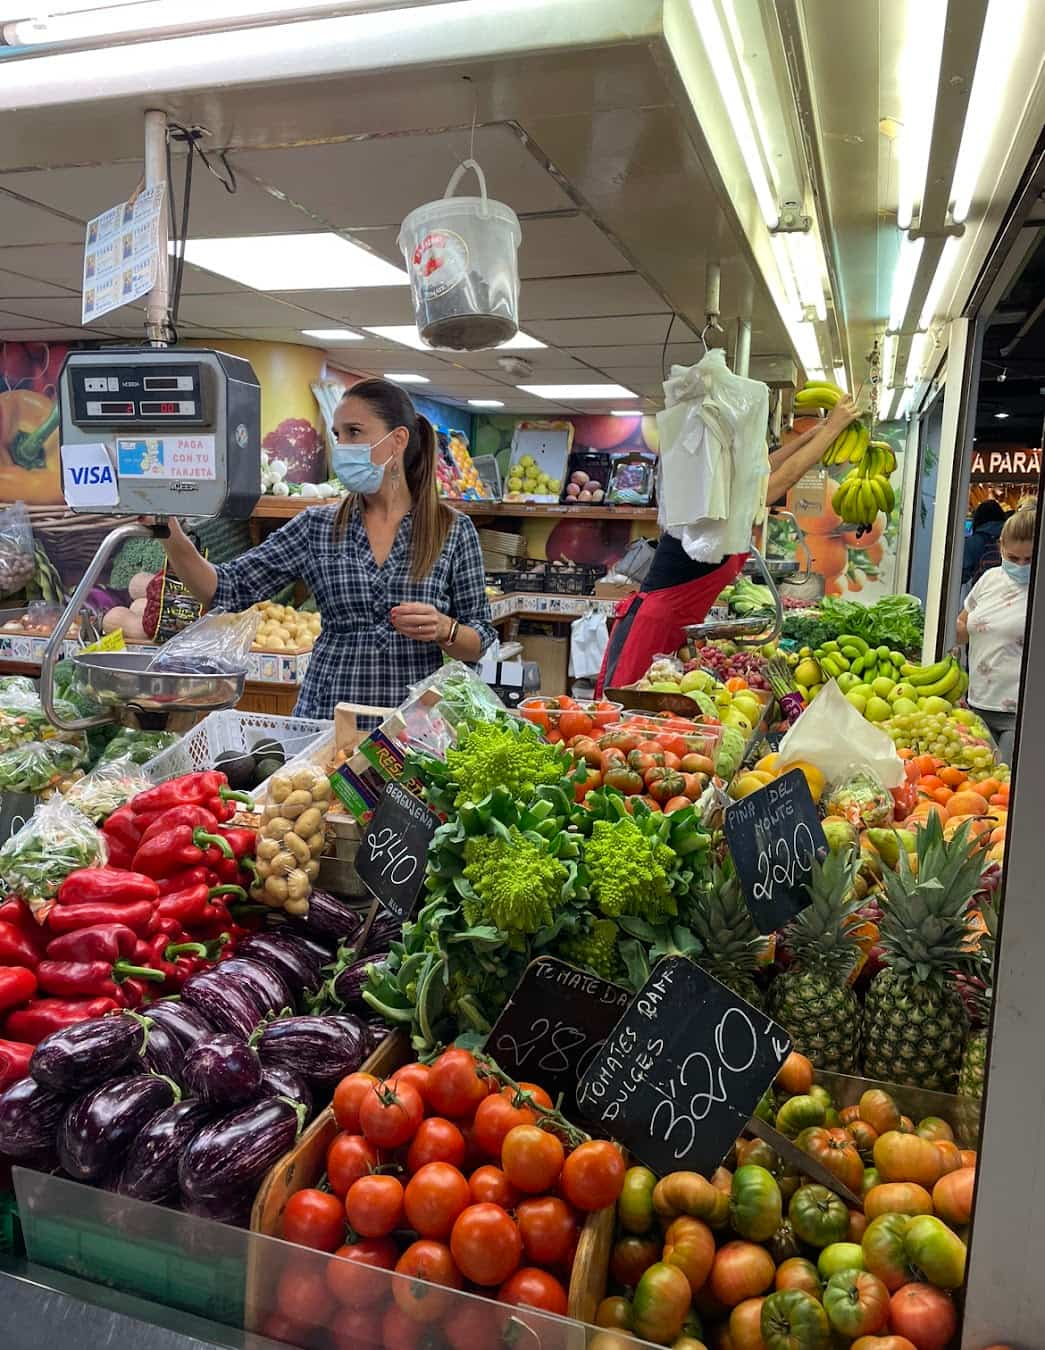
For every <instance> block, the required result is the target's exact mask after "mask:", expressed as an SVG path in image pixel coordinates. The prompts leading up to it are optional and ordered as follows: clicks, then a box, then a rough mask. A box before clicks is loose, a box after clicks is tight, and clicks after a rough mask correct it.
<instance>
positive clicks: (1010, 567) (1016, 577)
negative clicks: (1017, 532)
mask: <svg viewBox="0 0 1045 1350" xmlns="http://www.w3.org/2000/svg"><path fill="white" fill-rule="evenodd" d="M1001 567H1002V571H1003V572H1004V573H1005V575H1006V576H1007V577H1012V579H1013V581H1015V583H1016V585H1017V586H1029V585H1030V563H1014V562H1009V560H1008V558H1002V560H1001Z"/></svg>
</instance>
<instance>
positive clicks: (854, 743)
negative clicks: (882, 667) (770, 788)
mask: <svg viewBox="0 0 1045 1350" xmlns="http://www.w3.org/2000/svg"><path fill="white" fill-rule="evenodd" d="M799 760H801V761H803V762H804V763H807V764H815V765H816V767H817V768H818V769H819V770H820V772H821V773H822V774H823V775H824V777H825V778H826V779H827V781H828V782H829V783H838V782H841V781H842V780H843V779H845V778H847V777H849V776H851V775H852V774H854V773H857V772H859V771H861V770H863V771H866V772H868V773H873V774H875V775H876V776H877V778H878V780H879V781H880V782H881V784H882V786H883V787H887V788H894V787H899V786H900V784H901V783H902V782H903V781H904V767H903V760H902V759H901V758H900V756H899V755H898V754H897V753H896V746H895V745H893V743H892V741H891V740H890V739H889V737H888V736H887V735H886V734H885V732H884V731H881V730H880V729H879V728H878V727H876V726H875V725H874V724H873V723H872V722H868V721H867V720H866V719H865V718H864V717H863V716H862V714H860V713H858V712H857V710H856V709H855V708H854V707H853V705H852V704H851V703H850V702H849V700H848V699H847V698H846V697H845V696H844V695H843V693H842V691H841V690H840V689H839V688H838V685H837V683H836V682H835V681H834V680H830V681H828V683H827V684H825V685H824V687H823V689H821V690H820V692H819V694H817V696H816V698H815V699H814V700H813V702H812V703H811V704H810V705H809V707H808V708H807V709H806V710H805V712H804V713H803V714H802V715H801V717H800V718H799V719H798V721H797V722H796V723H795V725H794V726H793V727H792V728H791V730H790V731H789V732H788V733H787V735H786V736H785V737H784V739H783V740H782V741H781V742H780V750H779V758H778V760H777V769H778V771H780V772H783V771H784V770H785V769H786V768H787V766H788V765H789V764H796V763H798V761H799Z"/></svg>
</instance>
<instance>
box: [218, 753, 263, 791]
mask: <svg viewBox="0 0 1045 1350" xmlns="http://www.w3.org/2000/svg"><path fill="white" fill-rule="evenodd" d="M256 763H257V761H256V760H255V758H254V756H253V755H252V754H250V753H249V752H248V751H244V750H223V751H222V752H221V754H220V755H216V756H215V757H214V767H215V768H216V769H220V770H221V771H222V773H223V774H224V775H225V777H226V778H227V779H228V780H229V787H231V788H234V789H235V790H236V791H241V790H242V789H243V788H245V787H248V786H249V785H250V783H251V781H252V780H253V778H254V773H255V769H256Z"/></svg>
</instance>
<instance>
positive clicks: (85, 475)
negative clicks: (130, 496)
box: [62, 445, 120, 511]
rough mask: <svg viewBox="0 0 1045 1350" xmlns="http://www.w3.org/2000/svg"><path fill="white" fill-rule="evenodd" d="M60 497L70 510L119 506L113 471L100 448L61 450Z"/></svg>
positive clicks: (89, 509) (110, 461) (70, 447)
mask: <svg viewBox="0 0 1045 1350" xmlns="http://www.w3.org/2000/svg"><path fill="white" fill-rule="evenodd" d="M62 494H63V496H64V497H65V500H66V502H67V503H68V505H69V506H71V507H72V508H73V509H74V510H81V511H93V510H95V509H96V508H97V507H106V506H119V504H120V489H119V486H118V484H117V481H116V471H115V469H114V468H113V466H112V460H111V459H110V458H109V451H108V450H107V449H106V447H105V446H104V445H63V446H62Z"/></svg>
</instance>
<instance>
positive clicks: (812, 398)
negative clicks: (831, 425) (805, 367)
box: [795, 380, 846, 412]
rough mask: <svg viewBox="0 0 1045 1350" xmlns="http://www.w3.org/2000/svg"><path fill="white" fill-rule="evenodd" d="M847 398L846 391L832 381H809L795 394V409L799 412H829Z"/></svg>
mask: <svg viewBox="0 0 1045 1350" xmlns="http://www.w3.org/2000/svg"><path fill="white" fill-rule="evenodd" d="M845 396H846V393H845V390H844V389H839V387H838V385H837V384H832V383H831V381H830V380H809V381H807V383H806V384H804V385H803V386H802V388H801V389H799V391H798V392H797V393H796V394H795V409H796V411H799V412H821V411H824V412H827V411H830V409H831V408H833V407H834V406H835V404H836V403H837V402H838V400H839V399H842V398H845Z"/></svg>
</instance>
